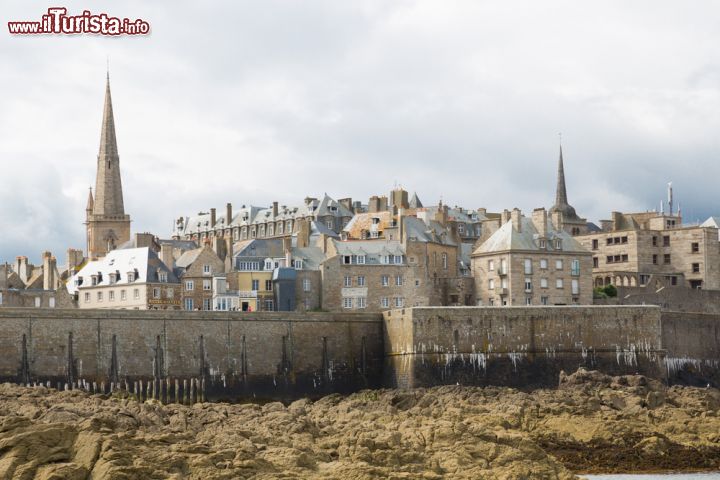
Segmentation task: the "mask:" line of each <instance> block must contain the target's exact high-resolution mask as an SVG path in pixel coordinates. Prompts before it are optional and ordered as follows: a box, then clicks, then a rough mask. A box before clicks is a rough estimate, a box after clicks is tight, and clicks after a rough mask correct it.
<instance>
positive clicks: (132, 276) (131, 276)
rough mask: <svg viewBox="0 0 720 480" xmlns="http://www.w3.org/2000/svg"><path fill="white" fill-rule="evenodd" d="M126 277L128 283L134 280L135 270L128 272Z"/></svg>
mask: <svg viewBox="0 0 720 480" xmlns="http://www.w3.org/2000/svg"><path fill="white" fill-rule="evenodd" d="M127 279H128V283H129V282H134V281H135V272H128V276H127Z"/></svg>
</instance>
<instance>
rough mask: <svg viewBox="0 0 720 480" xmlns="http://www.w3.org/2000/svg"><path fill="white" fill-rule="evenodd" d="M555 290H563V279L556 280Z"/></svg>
mask: <svg viewBox="0 0 720 480" xmlns="http://www.w3.org/2000/svg"><path fill="white" fill-rule="evenodd" d="M555 288H563V279H562V278H558V279H557V280H555Z"/></svg>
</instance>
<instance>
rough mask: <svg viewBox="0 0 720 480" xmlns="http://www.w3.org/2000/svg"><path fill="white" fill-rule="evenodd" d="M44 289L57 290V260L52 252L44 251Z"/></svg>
mask: <svg viewBox="0 0 720 480" xmlns="http://www.w3.org/2000/svg"><path fill="white" fill-rule="evenodd" d="M42 261H43V290H55V268H56V264H57V261H56V260H55V258H54V257H53V256H52V254H51V253H50V252H43V254H42Z"/></svg>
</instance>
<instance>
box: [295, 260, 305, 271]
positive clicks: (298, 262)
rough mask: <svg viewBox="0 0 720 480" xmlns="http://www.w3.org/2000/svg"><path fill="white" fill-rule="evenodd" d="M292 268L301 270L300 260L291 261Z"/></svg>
mask: <svg viewBox="0 0 720 480" xmlns="http://www.w3.org/2000/svg"><path fill="white" fill-rule="evenodd" d="M293 266H294V267H295V270H302V267H303V261H302V260H293Z"/></svg>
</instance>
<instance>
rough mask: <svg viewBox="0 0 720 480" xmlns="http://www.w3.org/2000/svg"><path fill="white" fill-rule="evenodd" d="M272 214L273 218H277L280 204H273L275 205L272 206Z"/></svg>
mask: <svg viewBox="0 0 720 480" xmlns="http://www.w3.org/2000/svg"><path fill="white" fill-rule="evenodd" d="M272 214H273V217H277V215H278V202H273V205H272Z"/></svg>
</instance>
